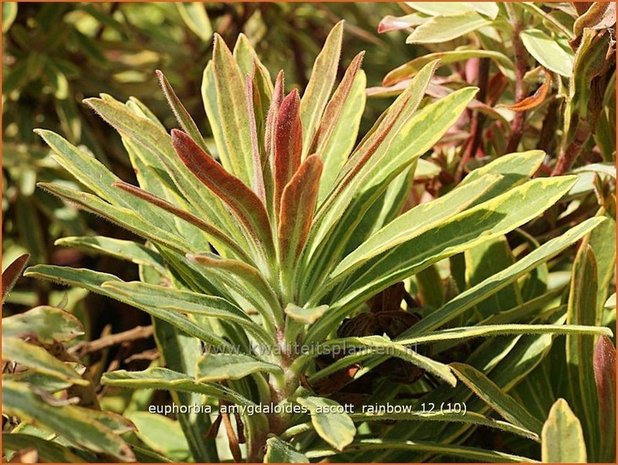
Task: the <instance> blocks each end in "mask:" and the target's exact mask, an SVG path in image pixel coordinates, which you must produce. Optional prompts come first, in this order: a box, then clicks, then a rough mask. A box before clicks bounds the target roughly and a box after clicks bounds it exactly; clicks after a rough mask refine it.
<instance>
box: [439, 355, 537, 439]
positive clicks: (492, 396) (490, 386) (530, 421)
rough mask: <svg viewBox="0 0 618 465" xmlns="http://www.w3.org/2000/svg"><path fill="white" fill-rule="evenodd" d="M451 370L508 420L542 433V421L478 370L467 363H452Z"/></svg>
mask: <svg viewBox="0 0 618 465" xmlns="http://www.w3.org/2000/svg"><path fill="white" fill-rule="evenodd" d="M451 368H453V370H455V373H456V374H457V377H458V378H459V379H460V380H461V381H463V383H464V384H465V385H466V386H468V387H469V388H470V389H471V390H472V391H473V392H474V393H475V394H476V395H477V396H479V397H480V398H481V399H483V400H484V401H485V402H486V403H487V404H488V405H490V406H491V407H492V408H493V409H494V410H496V412H498V413H499V414H500V415H502V416H503V417H504V418H505V419H506V420H508V421H510V422H511V423H513V424H515V425H518V426H521V427H522V428H526V429H528V430H530V431H534V432H535V433H540V432H541V428H542V427H543V423H542V422H541V420H539V419H538V418H535V417H533V416H532V415H531V414H530V412H528V411H527V410H526V409H525V408H524V407H523V405H521V404H520V403H519V402H517V401H516V400H515V399H513V398H512V397H511V396H510V395H508V394H507V393H506V392H505V391H503V390H502V389H500V387H499V386H497V385H496V384H495V383H494V382H493V381H491V380H490V379H489V378H488V377H487V376H485V375H484V374H483V373H481V372H480V371H478V370H477V369H476V368H474V367H472V366H470V365H466V364H465V363H451Z"/></svg>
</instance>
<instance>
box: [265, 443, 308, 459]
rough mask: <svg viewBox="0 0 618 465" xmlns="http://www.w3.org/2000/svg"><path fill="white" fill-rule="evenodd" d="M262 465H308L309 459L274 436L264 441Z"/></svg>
mask: <svg viewBox="0 0 618 465" xmlns="http://www.w3.org/2000/svg"><path fill="white" fill-rule="evenodd" d="M264 463H309V459H308V458H307V457H305V456H304V455H303V454H301V453H300V452H298V451H297V450H295V449H294V447H292V445H291V444H289V443H287V442H285V441H282V440H281V439H279V438H278V437H276V436H273V437H271V438H269V439H267V440H266V455H265V456H264Z"/></svg>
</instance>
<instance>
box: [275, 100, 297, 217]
mask: <svg viewBox="0 0 618 465" xmlns="http://www.w3.org/2000/svg"><path fill="white" fill-rule="evenodd" d="M274 142H275V154H274V155H275V157H274V158H275V211H279V205H280V202H281V194H282V192H283V189H284V188H285V186H286V184H287V183H288V182H289V180H290V179H291V178H292V176H293V175H294V173H296V170H297V169H298V167H299V166H300V160H301V156H302V150H303V135H302V124H301V121H300V96H299V95H298V91H297V90H296V89H294V90H293V91H292V92H290V94H289V95H288V96H287V97H285V98H284V99H283V102H281V108H279V112H278V114H277V121H276V122H275V140H274Z"/></svg>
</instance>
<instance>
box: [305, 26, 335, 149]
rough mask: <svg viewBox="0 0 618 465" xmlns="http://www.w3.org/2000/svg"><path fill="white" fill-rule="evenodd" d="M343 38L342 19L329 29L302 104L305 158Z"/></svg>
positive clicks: (330, 82) (333, 77) (326, 95)
mask: <svg viewBox="0 0 618 465" xmlns="http://www.w3.org/2000/svg"><path fill="white" fill-rule="evenodd" d="M342 38H343V21H339V22H338V23H337V24H336V25H335V27H333V28H332V29H331V31H330V32H329V34H328V37H327V38H326V42H325V43H324V47H323V48H322V51H321V52H320V54H319V55H318V56H317V58H316V59H315V62H314V63H313V67H312V72H311V78H310V79H309V82H308V83H307V87H306V89H305V93H304V94H303V97H302V100H301V104H300V117H301V121H302V126H303V158H304V157H306V156H307V155H309V149H310V147H311V145H312V142H313V138H314V135H315V132H316V130H317V128H318V124H319V122H320V120H321V119H322V113H323V112H324V108H325V107H326V104H327V103H328V98H329V96H330V93H331V91H332V89H333V85H334V84H335V79H336V78H337V69H338V67H339V57H340V56H341V41H342Z"/></svg>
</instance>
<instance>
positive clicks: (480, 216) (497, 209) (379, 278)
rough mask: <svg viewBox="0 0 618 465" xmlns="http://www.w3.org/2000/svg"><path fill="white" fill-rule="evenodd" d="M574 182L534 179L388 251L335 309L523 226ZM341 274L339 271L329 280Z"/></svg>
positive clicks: (365, 268)
mask: <svg viewBox="0 0 618 465" xmlns="http://www.w3.org/2000/svg"><path fill="white" fill-rule="evenodd" d="M573 182H574V178H573V177H562V178H551V179H535V180H532V181H530V182H528V183H526V184H524V185H522V186H518V187H515V188H514V189H511V190H510V191H508V192H506V193H504V194H502V195H499V196H497V197H495V198H494V199H491V200H488V201H486V202H483V203H481V204H479V205H477V206H476V207H473V208H471V209H468V210H465V211H464V212H462V213H459V214H457V215H454V216H452V217H451V218H448V219H447V220H445V221H443V222H442V223H441V224H439V225H436V227H434V228H431V229H428V231H427V232H425V233H421V234H419V235H418V236H417V237H414V238H412V239H410V240H407V241H406V242H404V243H402V244H401V245H397V246H395V247H393V248H390V249H389V250H388V251H387V252H384V253H382V254H379V255H377V256H375V258H374V259H372V260H370V261H369V262H368V263H367V264H366V265H365V266H363V268H362V274H360V276H358V277H357V278H356V280H355V281H354V282H352V283H351V284H350V286H349V288H348V289H347V293H346V295H345V296H344V297H343V298H342V299H341V300H340V302H339V305H342V306H343V305H351V304H352V303H353V302H359V301H360V300H364V298H365V297H367V296H370V295H373V294H375V293H377V292H379V291H380V290H382V289H385V288H386V287H388V286H389V285H391V284H394V283H395V282H398V281H400V280H401V279H403V278H405V277H407V276H410V275H412V274H414V273H415V272H418V271H420V270H421V269H423V268H425V267H427V266H428V265H430V264H432V263H435V262H437V261H439V260H441V259H443V258H447V257H449V256H451V255H454V254H455V253H458V252H460V251H462V250H465V249H466V248H469V247H472V246H474V245H477V244H480V243H481V242H483V241H486V240H488V239H491V238H492V237H497V236H499V235H502V234H505V233H507V232H509V231H511V230H513V229H515V228H517V227H519V226H521V225H522V224H525V223H527V222H528V221H530V220H531V219H533V218H534V217H536V216H537V215H539V214H540V213H542V212H543V211H545V210H546V209H547V208H548V207H549V206H551V205H553V204H554V203H555V202H556V201H557V200H558V199H560V197H562V196H563V195H564V194H565V193H566V192H567V191H568V189H569V188H570V187H571V186H572V185H573ZM386 228H388V226H386ZM361 248H362V246H361ZM342 276H344V275H343V273H342V272H341V271H340V272H339V274H338V275H337V274H335V273H333V275H332V276H331V279H334V278H335V277H338V279H341V277H342Z"/></svg>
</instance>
